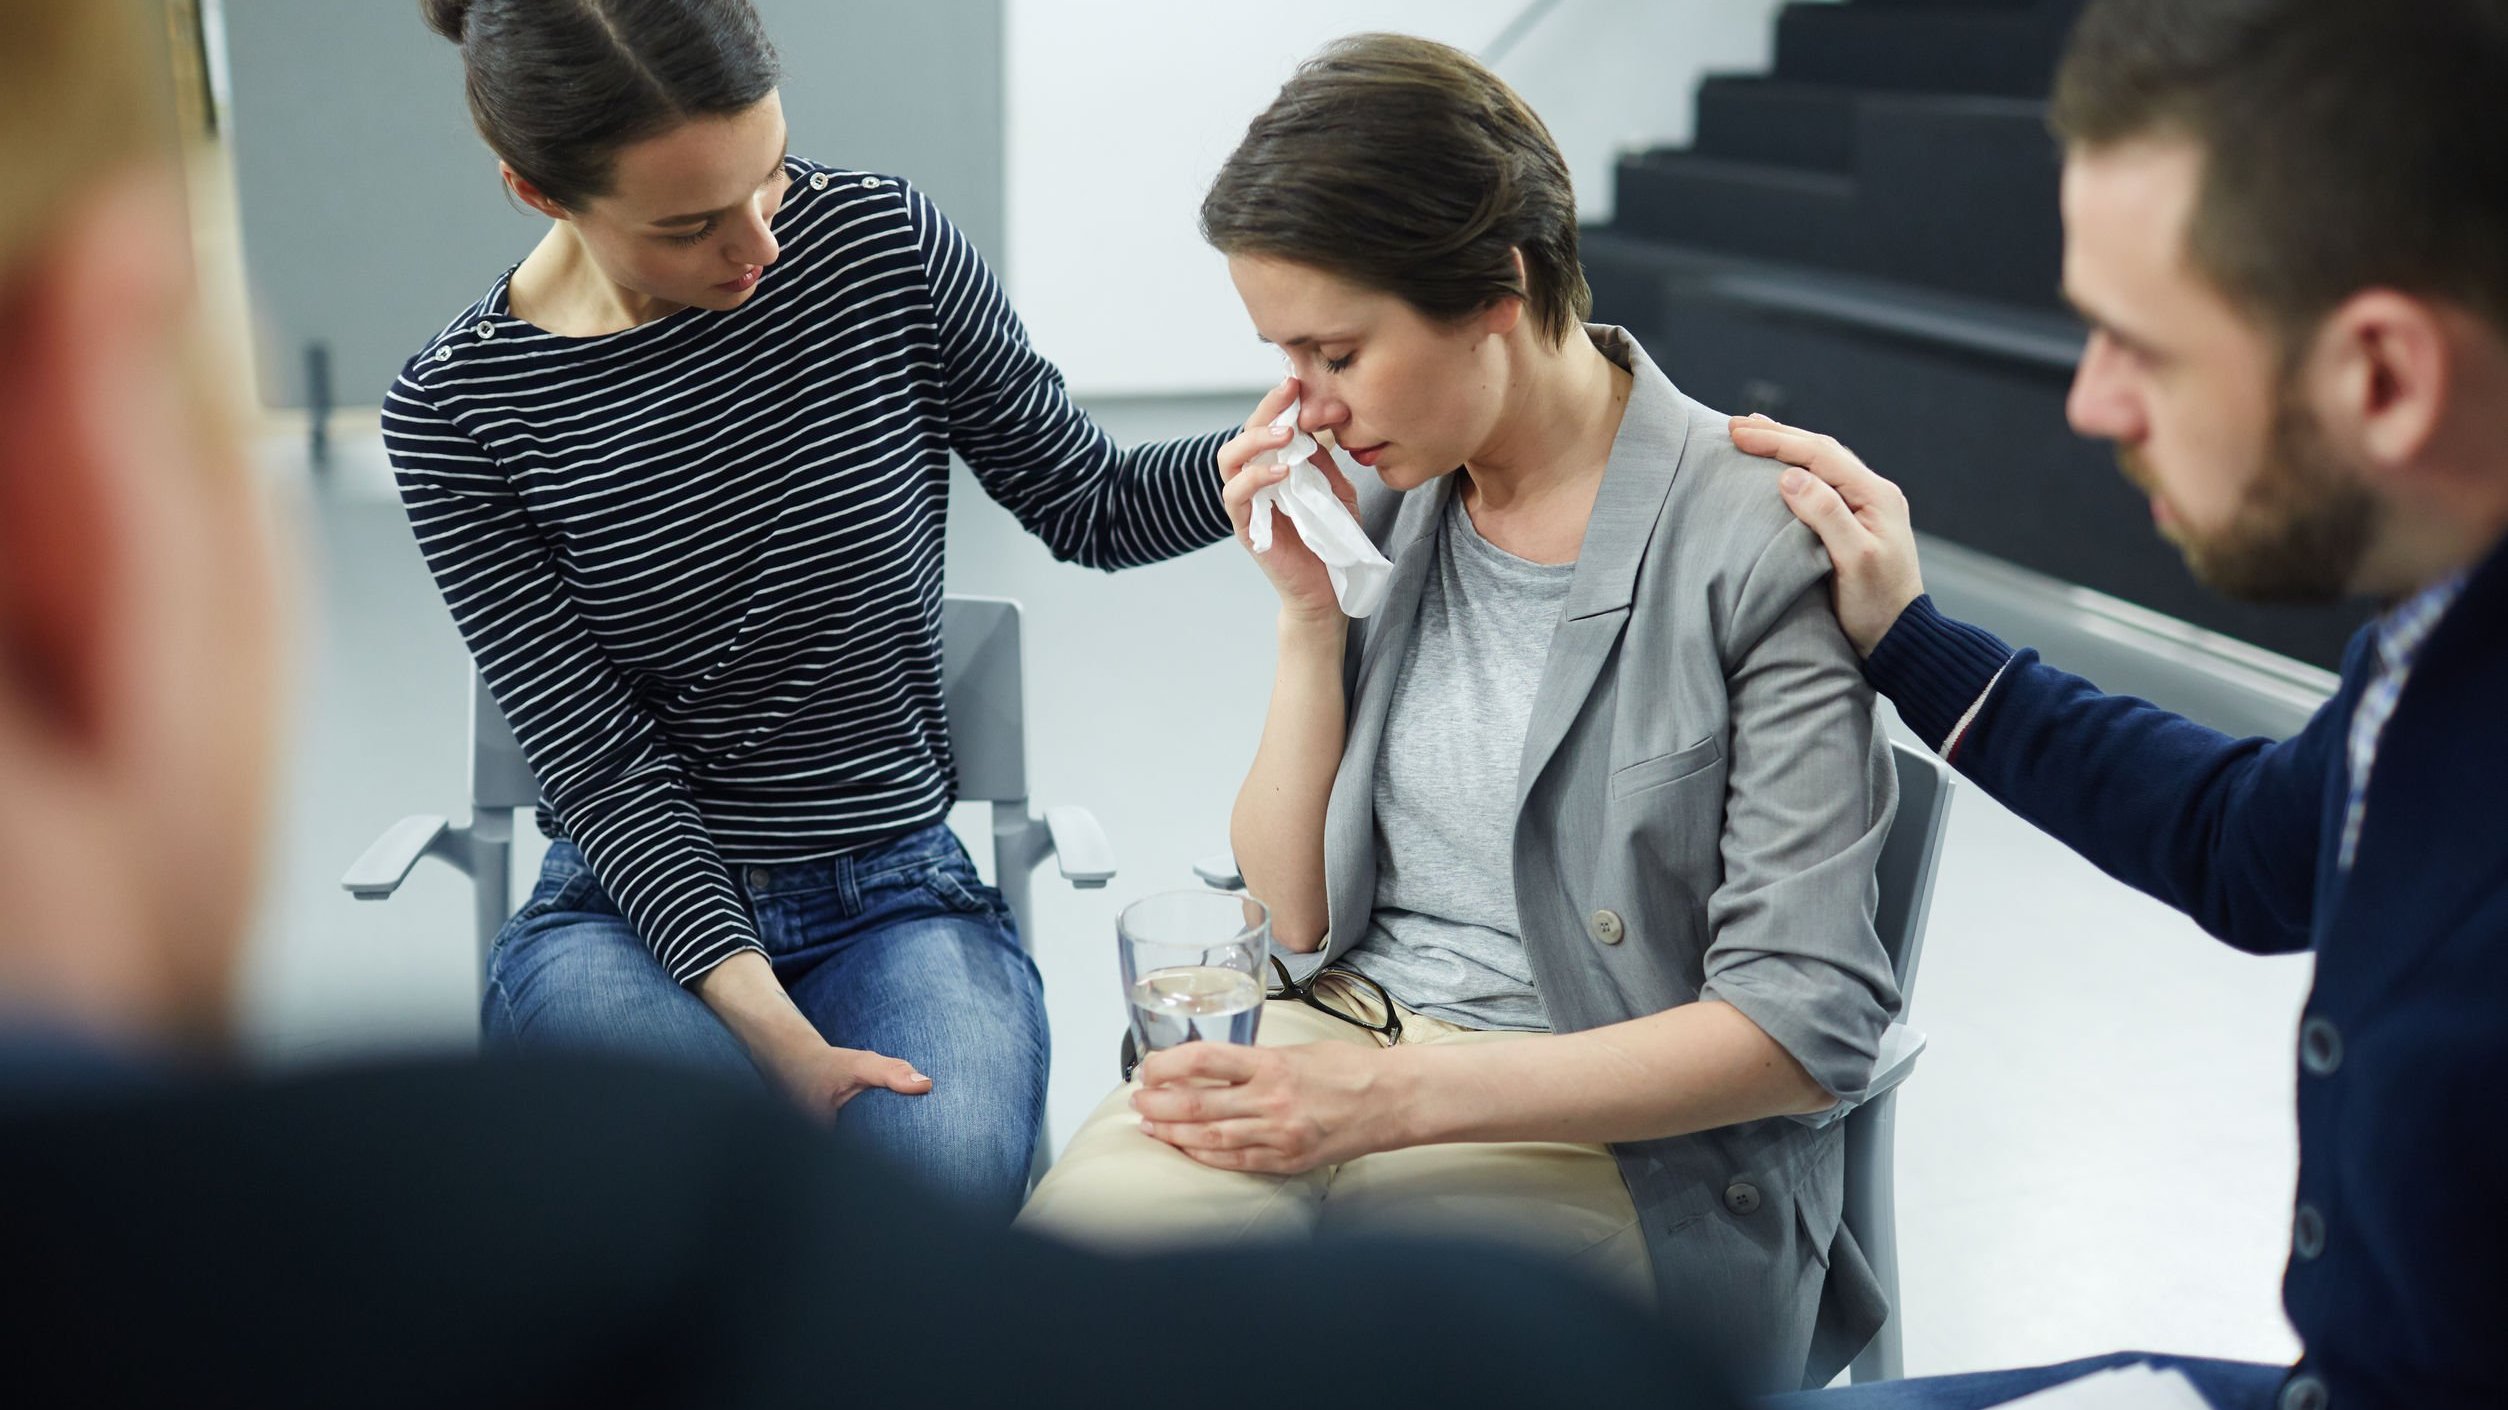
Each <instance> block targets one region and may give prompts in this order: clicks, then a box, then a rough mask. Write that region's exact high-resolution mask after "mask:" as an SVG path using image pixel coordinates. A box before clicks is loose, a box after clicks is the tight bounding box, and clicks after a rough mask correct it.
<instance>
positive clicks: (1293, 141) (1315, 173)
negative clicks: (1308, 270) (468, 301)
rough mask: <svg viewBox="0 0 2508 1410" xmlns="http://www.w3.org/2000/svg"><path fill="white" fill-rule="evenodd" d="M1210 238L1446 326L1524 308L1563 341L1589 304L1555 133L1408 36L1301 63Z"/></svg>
mask: <svg viewBox="0 0 2508 1410" xmlns="http://www.w3.org/2000/svg"><path fill="white" fill-rule="evenodd" d="M1202 238H1203V239H1205V240H1208V241H1209V242H1210V243H1211V244H1212V245H1213V246H1214V247H1216V248H1217V249H1218V250H1220V251H1221V252H1222V253H1224V254H1231V255H1235V254H1248V255H1262V256H1266V257H1269V258H1274V259H1283V260H1290V261H1294V262H1296V263H1298V264H1304V265H1311V266H1313V267H1314V268H1317V269H1322V270H1326V271H1328V272H1330V273H1333V274H1336V275H1339V276H1341V277H1342V278H1344V279H1347V280H1349V281H1351V282H1352V283H1354V284H1358V285H1361V286H1363V287H1366V288H1370V289H1379V290H1382V291H1384V292H1386V293H1389V294H1393V295H1395V296H1397V297H1399V298H1401V299H1403V300H1404V301H1405V302H1407V303H1409V304H1410V305H1411V306H1412V307H1413V308H1416V309H1418V310H1419V311H1420V312H1421V313H1423V314H1425V315H1427V316H1428V317H1430V318H1434V319H1439V320H1442V321H1447V322H1452V321H1456V320H1459V319H1464V318H1468V317H1470V316H1471V315H1473V314H1475V313H1478V312H1480V311H1481V310H1482V309H1485V308H1487V307H1489V306H1490V305H1491V304H1493V303H1495V302H1497V301H1498V300H1500V299H1502V298H1507V297H1510V296H1511V297H1516V298H1521V299H1523V300H1524V303H1525V308H1526V311H1527V312H1528V313H1530V314H1531V316H1532V319H1533V323H1534V326H1535V327H1536V328H1538V329H1540V331H1541V334H1542V336H1543V337H1544V338H1545V339H1546V340H1548V341H1549V342H1550V343H1552V344H1553V345H1556V344H1558V343H1560V342H1562V341H1564V340H1565V339H1566V337H1567V335H1568V333H1569V332H1570V331H1571V330H1573V329H1574V328H1575V327H1576V325H1577V323H1578V322H1579V321H1581V320H1582V319H1583V318H1584V317H1585V315H1586V314H1587V312H1589V311H1590V310H1591V309H1592V307H1593V295H1592V294H1591V293H1590V292H1589V291H1588V290H1587V289H1586V287H1585V271H1584V269H1583V268H1582V267H1581V266H1580V265H1579V264H1578V263H1577V258H1576V193H1575V191H1574V189H1573V188H1572V187H1571V186H1570V185H1569V183H1568V172H1567V162H1566V161H1565V159H1563V158H1562V157H1560V155H1559V148H1558V144H1557V143H1555V142H1553V141H1551V140H1550V130H1549V129H1548V128H1546V127H1544V126H1542V122H1541V119H1540V118H1538V117H1536V116H1534V115H1533V110H1532V109H1531V108H1529V107H1527V106H1525V103H1524V100H1523V99H1522V98H1519V97H1517V96H1516V94H1515V91H1514V90H1513V89H1511V88H1509V87H1507V86H1506V84H1505V83H1504V82H1503V81H1501V80H1500V79H1499V78H1498V76H1497V75H1496V74H1494V73H1491V72H1490V71H1489V70H1488V69H1487V68H1485V67H1483V66H1482V65H1481V63H1480V62H1479V61H1478V60H1476V59H1474V58H1473V57H1472V56H1471V55H1469V54H1466V53H1464V52H1463V51H1461V50H1459V49H1453V48H1449V47H1447V46H1446V45H1443V44H1437V43H1433V42H1431V41H1429V40H1426V39H1415V38H1412V37H1411V36H1409V35H1402V34H1360V35H1353V36H1351V37H1350V38H1347V39H1342V40H1338V41H1336V42H1334V43H1333V44H1332V45H1331V46H1330V47H1329V48H1327V49H1325V50H1324V51H1323V52H1322V53H1320V54H1318V55H1316V56H1315V57H1314V58H1312V59H1309V60H1307V61H1306V62H1305V63H1304V64H1302V65H1300V66H1299V68H1298V71H1297V73H1296V74H1295V75H1294V76H1292V77H1291V78H1290V79H1289V81H1288V82H1287V83H1285V84H1283V85H1281V89H1280V96H1279V97H1277V98H1275V99H1273V100H1272V104H1271V106H1270V107H1268V108H1266V109H1264V110H1263V113H1262V115H1261V116H1260V117H1257V118H1255V119H1254V124H1253V126H1251V127H1249V128H1247V129H1246V133H1245V140H1244V141H1243V142H1240V143H1238V144H1237V149H1236V151H1235V152H1233V153H1231V154H1230V155H1229V157H1228V160H1227V162H1226V164H1224V165H1223V166H1221V167H1220V169H1219V176H1218V178H1217V179H1216V180H1214V181H1213V182H1212V183H1211V188H1210V194H1209V195H1207V196H1205V197H1203V198H1202ZM1517 250H1521V251H1522V252H1523V254H1524V274H1523V277H1521V278H1520V279H1519V278H1518V276H1517V274H1516V270H1515V258H1514V252H1515V251H1517Z"/></svg>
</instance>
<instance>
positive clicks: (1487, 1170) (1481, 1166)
mask: <svg viewBox="0 0 2508 1410" xmlns="http://www.w3.org/2000/svg"><path fill="white" fill-rule="evenodd" d="M1315 990H1316V993H1317V995H1318V997H1321V998H1322V999H1324V1001H1325V1002H1326V1003H1329V1004H1331V1005H1332V1006H1333V1007H1334V1008H1336V1009H1340V1010H1341V1011H1343V1012H1345V1013H1356V1014H1361V1015H1372V1013H1373V1010H1374V1009H1375V996H1374V994H1373V992H1372V991H1370V990H1368V989H1366V988H1364V987H1362V986H1360V985H1357V984H1354V983H1352V982H1351V981H1350V980H1348V979H1347V978H1345V977H1344V976H1342V975H1340V974H1338V973H1327V974H1325V975H1323V976H1322V977H1320V978H1319V979H1318V980H1317V981H1316V984H1315ZM1401 1016H1402V1038H1401V1041H1402V1042H1403V1043H1404V1044H1406V1045H1408V1044H1430V1043H1502V1042H1507V1041H1509V1040H1512V1039H1515V1038H1520V1037H1523V1036H1524V1035H1523V1034H1520V1033H1504V1032H1489V1031H1484V1030H1480V1029H1472V1028H1464V1027H1461V1026H1459V1025H1456V1024H1452V1023H1447V1022H1444V1021H1443V1020H1440V1019H1435V1018H1430V1017H1428V1016H1426V1015H1424V1014H1420V1013H1415V1012H1413V1011H1412V1010H1410V1009H1407V1008H1404V1009H1402V1010H1401ZM1257 1041H1258V1042H1260V1043H1262V1044H1264V1045H1266V1046H1284V1045H1288V1044H1293V1043H1359V1044H1368V1045H1375V1046H1381V1045H1382V1044H1383V1043H1384V1039H1383V1038H1382V1037H1380V1036H1379V1035H1377V1034H1374V1033H1370V1032H1368V1031H1367V1030H1365V1029H1363V1028H1360V1027H1359V1026H1358V1025H1356V1024H1354V1023H1347V1022H1344V1021H1342V1020H1341V1019H1338V1018H1334V1017H1332V1016H1331V1015H1330V1014H1325V1013H1320V1012H1318V1011H1316V1010H1315V1009H1313V1008H1311V1007H1309V1006H1308V1005H1306V1004H1303V1003H1300V1002H1298V1001H1297V1000H1295V999H1273V1000H1271V1001H1270V1002H1268V1003H1266V1004H1265V1005H1264V1006H1263V1022H1262V1028H1261V1032H1260V1034H1259V1036H1258V1039H1257ZM1138 1087H1139V1084H1138V1083H1126V1084H1124V1085H1123V1086H1122V1087H1120V1088H1117V1089H1116V1090H1115V1092H1114V1093H1113V1095H1111V1096H1109V1097H1107V1098H1106V1100H1105V1101H1104V1102H1102V1103H1100V1104H1099V1105H1098V1108H1097V1110H1096V1111H1095V1112H1094V1113H1092V1114H1091V1115H1090V1117H1089V1119H1088V1122H1087V1124H1085V1125H1083V1126H1082V1127H1081V1128H1080V1129H1079V1131H1078V1132H1077V1133H1076V1134H1074V1135H1073V1136H1072V1138H1071V1144H1070V1145H1069V1146H1068V1147H1067V1148H1065V1150H1064V1151H1063V1154H1062V1158H1061V1159H1060V1160H1058V1161H1056V1162H1055V1163H1054V1167H1053V1169H1052V1170H1051V1171H1049V1172H1047V1174H1046V1176H1045V1179H1044V1180H1043V1182H1041V1183H1040V1184H1038V1186H1037V1187H1036V1192H1035V1194H1033V1195H1031V1196H1030V1197H1029V1199H1028V1204H1027V1208H1026V1210H1025V1211H1023V1212H1022V1213H1021V1214H1020V1216H1019V1223H1020V1225H1021V1226H1022V1227H1024V1228H1027V1229H1029V1230H1031V1231H1034V1232H1038V1233H1044V1234H1050V1235H1053V1236H1055V1237H1057V1238H1062V1239H1065V1240H1068V1241H1070V1242H1073V1243H1080V1244H1087V1245H1090V1246H1094V1247H1098V1248H1106V1249H1117V1250H1138V1249H1145V1248H1163V1247H1174V1246H1178V1245H1189V1244H1204V1245H1208V1244H1229V1243H1236V1242H1240V1241H1252V1240H1273V1241H1283V1240H1303V1239H1309V1238H1312V1237H1314V1236H1315V1235H1316V1234H1318V1233H1324V1232H1332V1233H1348V1232H1353V1231H1366V1232H1370V1233H1404V1234H1428V1235H1447V1236H1455V1235H1459V1236H1465V1237H1470V1238H1475V1239H1480V1240H1485V1241H1491V1242H1498V1243H1504V1244H1508V1245H1512V1246H1515V1247H1518V1248H1522V1249H1525V1250H1527V1251H1530V1252H1533V1253H1536V1254H1539V1255H1542V1256H1546V1257H1549V1258H1552V1259H1556V1260H1563V1261H1565V1262H1568V1263H1570V1264H1572V1265H1574V1266H1575V1267H1577V1268H1579V1269H1580V1270H1582V1271H1584V1272H1585V1273H1586V1274H1587V1275H1588V1276H1591V1277H1594V1278H1596V1279H1599V1280H1600V1281H1602V1282H1604V1283H1606V1284H1608V1285H1611V1286H1614V1287H1618V1288H1620V1289H1622V1290H1624V1291H1625V1292H1627V1293H1628V1294H1629V1295H1630V1296H1632V1297H1634V1298H1636V1299H1638V1300H1639V1301H1640V1302H1641V1303H1643V1304H1644V1305H1646V1306H1649V1307H1651V1306H1653V1305H1654V1279H1653V1275H1652V1272H1651V1270H1650V1265H1649V1264H1648V1262H1647V1257H1646V1240H1645V1235H1644V1231H1643V1230H1642V1229H1640V1228H1639V1226H1638V1222H1637V1209H1636V1206H1634V1205H1633V1204H1631V1203H1630V1202H1629V1197H1628V1188H1627V1186H1625V1185H1624V1184H1622V1183H1621V1181H1620V1171H1619V1166H1618V1165H1617V1163H1616V1162H1614V1161H1613V1159H1612V1157H1611V1152H1610V1150H1609V1148H1608V1147H1605V1146H1599V1145H1575V1144H1570V1143H1567V1142H1563V1141H1508V1142H1494V1143H1486V1144H1480V1143H1476V1144H1468V1145H1438V1146H1413V1147H1411V1148H1409V1149H1406V1150H1394V1151H1383V1152H1379V1153H1377V1154H1374V1155H1363V1156H1360V1157H1358V1158H1357V1159H1355V1160H1350V1161H1345V1162H1343V1163H1342V1164H1340V1165H1333V1166H1323V1167H1319V1168H1317V1169H1314V1170H1310V1171H1307V1172H1305V1173H1304V1174H1300V1175H1261V1174H1253V1173H1249V1172H1245V1171H1236V1170H1214V1169H1212V1168H1211V1167H1209V1166H1207V1165H1203V1164H1200V1163H1199V1162H1197V1161H1195V1160H1193V1159H1192V1158H1191V1157H1189V1156H1187V1155H1185V1154H1184V1153H1183V1152H1182V1151H1179V1150H1177V1149H1176V1148H1175V1147H1173V1146H1170V1145H1168V1144H1167V1143H1166V1142H1164V1141H1160V1140H1157V1139H1155V1138H1153V1137H1149V1136H1144V1135H1142V1134H1141V1131H1140V1124H1141V1123H1140V1118H1139V1117H1138V1116H1136V1115H1135V1114H1134V1113H1133V1110H1132V1093H1133V1092H1134V1091H1136V1090H1138Z"/></svg>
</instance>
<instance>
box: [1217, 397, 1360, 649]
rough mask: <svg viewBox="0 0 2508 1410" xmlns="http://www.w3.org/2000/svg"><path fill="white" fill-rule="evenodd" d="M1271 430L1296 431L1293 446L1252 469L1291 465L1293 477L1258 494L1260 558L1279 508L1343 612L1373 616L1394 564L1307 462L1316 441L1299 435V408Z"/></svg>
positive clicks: (1250, 534)
mask: <svg viewBox="0 0 2508 1410" xmlns="http://www.w3.org/2000/svg"><path fill="white" fill-rule="evenodd" d="M1271 424H1272V425H1274V426H1286V427H1288V428H1290V431H1291V433H1292V434H1291V435H1290V437H1289V443H1288V444H1287V445H1284V446H1282V447H1281V448H1280V449H1278V450H1271V451H1265V452H1263V453H1262V454H1261V455H1258V456H1256V457H1254V459H1253V462H1252V463H1251V464H1250V465H1248V466H1247V468H1248V469H1262V468H1265V467H1268V466H1272V465H1287V466H1288V467H1289V477H1288V478H1287V479H1285V480H1282V481H1281V482H1280V483H1279V484H1276V485H1265V486H1263V487H1262V488H1261V489H1259V490H1256V491H1255V492H1254V499H1253V501H1252V504H1251V506H1250V507H1251V509H1252V511H1253V517H1252V518H1251V519H1250V520H1248V521H1247V523H1246V526H1245V536H1246V538H1247V539H1249V540H1250V541H1252V543H1253V545H1254V551H1255V552H1256V553H1269V552H1271V511H1272V508H1273V506H1274V505H1277V506H1278V507H1279V508H1280V510H1281V512H1283V513H1285V514H1287V515H1288V516H1289V522H1290V523H1292V524H1295V525H1297V526H1298V537H1299V538H1300V539H1302V540H1304V541H1305V543H1306V546H1307V547H1308V548H1310V549H1313V550H1314V551H1315V556H1316V557H1317V558H1320V559H1322V560H1323V561H1324V571H1325V572H1326V573H1327V574H1329V575H1330V576H1331V578H1332V595H1333V596H1334V597H1335V598H1336V599H1338V600H1339V601H1340V603H1341V610H1342V611H1343V612H1344V613H1346V614H1348V615H1349V616H1352V617H1364V616H1367V615H1369V614H1370V613H1372V612H1374V611H1375V610H1376V609H1377V608H1378V607H1379V606H1382V605H1383V603H1384V600H1385V588H1386V587H1387V585H1389V584H1390V583H1391V582H1392V581H1393V564H1392V562H1391V561H1390V560H1388V559H1387V558H1386V557H1385V556H1384V555H1383V554H1382V553H1379V552H1377V550H1376V545H1375V544H1374V543H1373V542H1371V541H1370V540H1369V539H1368V537H1367V532H1366V530H1364V529H1361V528H1360V527H1359V522H1358V520H1356V519H1354V518H1352V517H1351V516H1350V510H1349V507H1348V506H1347V505H1344V504H1343V503H1342V502H1341V497H1340V496H1339V495H1336V494H1334V493H1333V492H1332V482H1331V481H1330V480H1327V479H1325V478H1324V472H1323V471H1321V470H1318V469H1316V468H1315V467H1314V466H1312V465H1310V464H1308V463H1307V457H1308V456H1311V455H1313V454H1314V453H1315V438H1314V437H1313V436H1310V435H1308V434H1306V433H1305V432H1304V431H1300V430H1298V429H1297V424H1298V404H1297V403H1296V402H1291V403H1289V409H1288V410H1286V411H1284V412H1282V413H1280V414H1279V415H1278V416H1276V417H1274V418H1273V419H1272V423H1271Z"/></svg>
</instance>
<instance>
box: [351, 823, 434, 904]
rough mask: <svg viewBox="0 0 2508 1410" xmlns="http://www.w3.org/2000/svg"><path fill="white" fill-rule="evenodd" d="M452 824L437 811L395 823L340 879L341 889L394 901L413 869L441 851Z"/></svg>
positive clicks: (362, 896)
mask: <svg viewBox="0 0 2508 1410" xmlns="http://www.w3.org/2000/svg"><path fill="white" fill-rule="evenodd" d="M448 826H449V824H447V823H446V822H445V820H444V819H443V818H441V817H438V816H437V815H435V814H433V813H421V814H418V815H417V816H415V817H407V818H403V819H401V820H400V821H399V822H396V823H394V824H392V826H391V829H390V830H389V831H387V832H385V833H384V834H383V835H382V836H381V837H378V838H376V839H375V840H374V844H373V845H372V846H370V847H368V848H367V849H366V853H365V855H364V856H362V857H359V858H358V859H357V861H356V863H355V864H354V865H353V866H351V867H349V869H348V874H347V875H346V876H343V877H341V878H340V889H341V890H344V891H346V892H347V893H348V894H350V895H352V896H354V897H356V898H357V899H358V900H360V901H386V900H390V899H391V896H392V893H393V892H395V891H398V890H400V889H401V883H402V882H404V881H407V880H408V879H409V869H410V868H411V867H414V866H416V865H418V860H419V859H420V858H421V857H424V856H426V855H427V854H428V853H430V852H433V851H435V850H437V844H438V843H440V842H441V841H442V840H443V839H444V836H445V832H446V829H447V828H448Z"/></svg>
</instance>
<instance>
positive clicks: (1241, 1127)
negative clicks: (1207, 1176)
mask: <svg viewBox="0 0 2508 1410" xmlns="http://www.w3.org/2000/svg"><path fill="white" fill-rule="evenodd" d="M1403 1056H1404V1054H1403V1053H1402V1052H1401V1051H1400V1050H1398V1049H1396V1050H1392V1051H1387V1050H1383V1049H1376V1048H1359V1047H1347V1046H1343V1045H1340V1044H1334V1043H1301V1044H1296V1045H1293V1046H1289V1047H1279V1048H1264V1047H1251V1046H1245V1045H1240V1044H1233V1043H1187V1044H1184V1045H1183V1046H1181V1047H1176V1048H1170V1049H1168V1050H1167V1051H1165V1052H1159V1053H1152V1054H1150V1055H1149V1057H1148V1058H1146V1059H1144V1060H1143V1061H1142V1063H1141V1069H1140V1078H1141V1089H1140V1090H1139V1091H1137V1092H1135V1093H1133V1094H1132V1108H1133V1110H1135V1111H1137V1112H1139V1113H1140V1115H1141V1131H1142V1133H1143V1134H1144V1135H1148V1136H1153V1137H1156V1138H1157V1139H1159V1140H1162V1141H1165V1142H1166V1143H1167V1144H1169V1145H1171V1146H1174V1147H1175V1148H1176V1149H1178V1150H1180V1151H1183V1152H1184V1153H1185V1154H1186V1155H1188V1156H1191V1157H1192V1158H1193V1159H1195V1160H1197V1161H1200V1162H1201V1163H1202V1164H1204V1165H1208V1166H1213V1167H1216V1168H1218V1169H1221V1170H1251V1171H1260V1172H1263V1173H1266V1174H1274V1175H1294V1174H1297V1173H1299V1172H1301V1171H1306V1170H1312V1169H1314V1168H1316V1167H1317V1166H1322V1165H1338V1164H1340V1163H1341V1162H1342V1161H1345V1160H1353V1159H1356V1158H1357V1157H1359V1156H1362V1155H1366V1154H1368V1153H1369V1152H1371V1151H1380V1150H1392V1149H1395V1148H1397V1147H1400V1146H1403V1145H1407V1144H1410V1142H1409V1140H1408V1139H1407V1138H1406V1137H1405V1136H1404V1135H1403V1134H1402V1132H1401V1130H1400V1122H1399V1117H1400V1115H1401V1113H1402V1111H1403V1110H1404V1102H1403V1101H1402V1098H1401V1095H1400V1093H1401V1090H1402V1087H1403V1080H1402V1078H1403V1071H1402V1069H1403V1064H1402V1062H1401V1061H1400V1059H1401V1058H1402V1057H1403Z"/></svg>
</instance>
